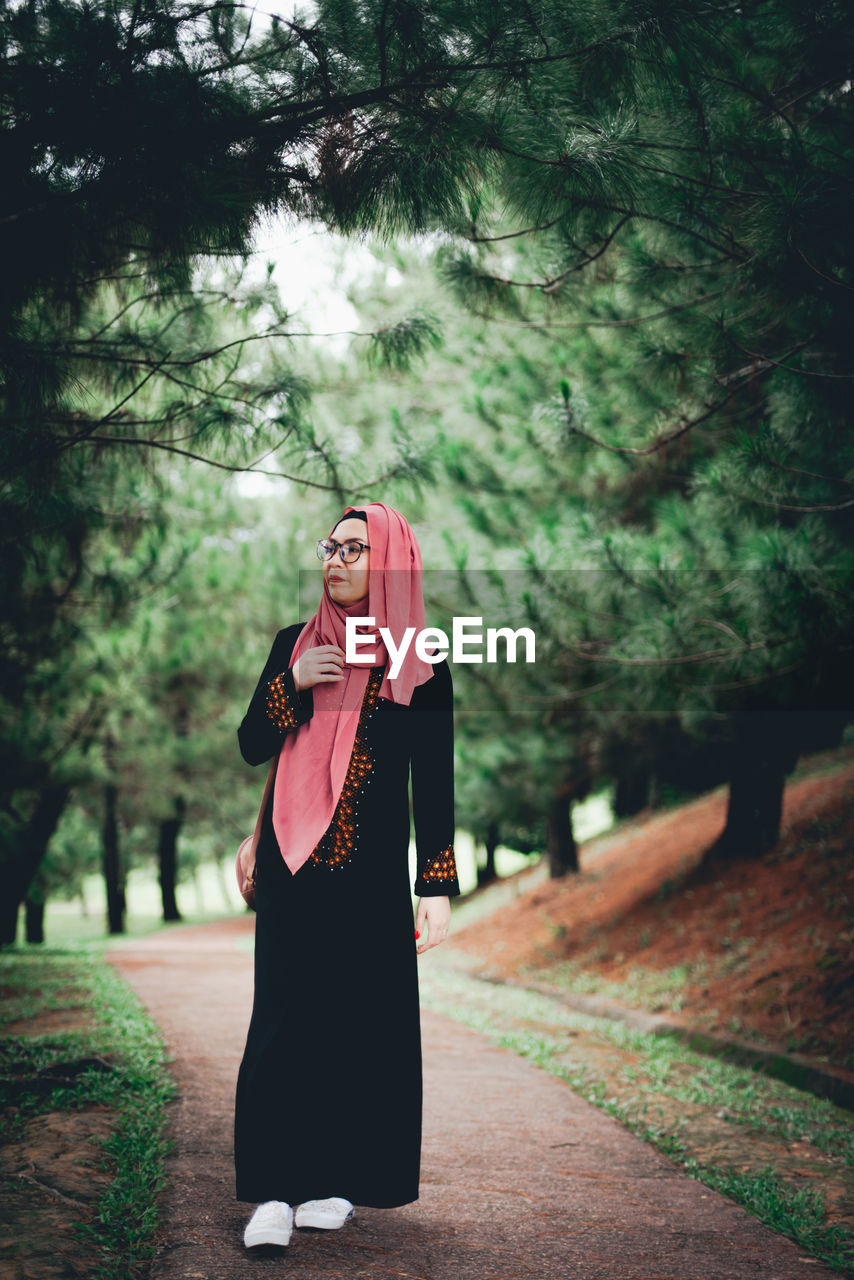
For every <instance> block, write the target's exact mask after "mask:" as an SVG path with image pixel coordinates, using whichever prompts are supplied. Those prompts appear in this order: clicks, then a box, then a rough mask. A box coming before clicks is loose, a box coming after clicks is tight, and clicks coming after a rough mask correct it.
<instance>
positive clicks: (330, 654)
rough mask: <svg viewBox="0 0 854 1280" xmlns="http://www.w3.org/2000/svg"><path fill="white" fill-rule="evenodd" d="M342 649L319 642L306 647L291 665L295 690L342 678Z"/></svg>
mask: <svg viewBox="0 0 854 1280" xmlns="http://www.w3.org/2000/svg"><path fill="white" fill-rule="evenodd" d="M343 667H344V650H343V649H339V647H338V645H337V644H319V645H316V646H315V648H314V649H306V651H305V653H303V654H302V655H301V656H300V657H299V658H297V660H296V662H295V663H294V665H293V668H292V670H293V674H294V684H295V685H296V688H297V692H299V690H300V689H310V688H311V687H312V685H315V684H325V683H328V682H331V681H335V680H343V679H344V671H343Z"/></svg>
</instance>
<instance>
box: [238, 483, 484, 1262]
mask: <svg viewBox="0 0 854 1280" xmlns="http://www.w3.org/2000/svg"><path fill="white" fill-rule="evenodd" d="M318 555H319V556H320V557H321V559H322V561H323V593H322V596H321V601H320V605H319V607H318V610H317V612H316V613H315V614H314V616H313V617H312V618H311V619H310V620H309V621H308V622H307V623H304V624H303V623H297V624H296V625H295V626H292V627H288V628H287V629H285V630H284V631H280V632H279V633H278V635H277V636H276V639H275V642H274V644H273V648H272V651H271V653H270V657H269V658H268V660H267V665H266V666H265V668H264V671H263V672H262V674H261V679H260V680H259V682H258V686H257V688H256V690H255V693H254V695H253V698H252V701H251V703H250V705H249V709H248V711H247V713H246V716H245V717H244V720H243V723H242V724H241V726H240V729H239V731H238V738H239V742H240V749H241V752H242V754H243V757H244V759H245V760H246V761H247V762H248V763H249V764H260V763H261V762H262V761H264V760H269V759H270V758H271V757H273V756H274V755H277V756H278V763H277V768H276V778H275V784H274V787H273V790H272V794H271V799H270V802H269V803H268V805H267V809H266V812H265V814H264V818H263V822H262V827H261V834H260V838H259V842H258V851H257V882H256V908H257V915H256V932H255V1001H254V1005H253V1009H252V1020H251V1023H250V1027H249V1034H248V1037H247V1042H246V1049H245V1052H244V1055H243V1061H242V1063H241V1067H240V1074H239V1076H238V1082H237V1099H236V1110H235V1164H236V1171H237V1198H238V1200H248V1201H251V1202H256V1203H257V1204H258V1208H257V1209H256V1210H255V1213H254V1214H253V1216H252V1218H251V1219H250V1221H249V1224H248V1225H247V1227H246V1231H245V1233H244V1243H245V1244H246V1246H247V1247H254V1246H255V1245H260V1244H280V1245H284V1244H287V1243H288V1240H289V1239H290V1235H291V1229H292V1227H293V1226H294V1225H296V1226H298V1227H299V1226H313V1227H340V1226H342V1225H343V1224H344V1223H345V1222H346V1221H347V1219H348V1218H349V1217H350V1216H352V1213H353V1211H354V1209H353V1206H354V1205H356V1204H360V1205H371V1206H375V1207H393V1206H396V1205H402V1204H408V1203H409V1202H410V1201H412V1200H415V1199H417V1197H418V1179H419V1164H420V1150H421V1040H420V1024H419V1006H418V974H417V964H416V954H417V953H420V952H423V951H426V950H427V949H428V948H429V947H433V946H436V945H437V944H438V943H439V942H441V941H442V940H443V938H444V937H445V936H446V934H447V930H448V922H449V918H450V898H451V896H454V895H456V894H458V893H459V885H458V882H457V874H456V866H455V862H454V850H453V836H454V784H453V690H452V685H451V674H450V670H449V667H448V664H447V662H446V661H445V660H442V661H441V662H437V663H435V664H432V663H429V662H425V661H423V660H422V659H421V658H419V657H418V656H417V654H416V652H415V644H414V642H413V643H412V644H411V645H410V647H409V649H408V650H407V654H406V657H405V659H404V661H403V663H402V664H401V667H400V670H399V671H397V673H396V676H395V678H394V679H392V678H391V673H390V668H391V663H390V661H389V654H388V652H387V650H386V647H385V645H384V643H383V641H382V638H381V636H380V632H379V629H380V627H387V628H388V629H389V633H390V636H391V639H392V641H393V643H394V645H395V646H399V645H400V642H401V640H402V639H403V636H404V633H405V629H406V627H415V628H416V634H417V632H418V631H420V630H421V629H423V628H424V601H423V596H422V589H421V553H420V551H419V548H418V543H417V542H416V540H415V535H414V534H413V532H412V530H411V528H410V527H409V525H408V523H407V521H406V520H405V519H404V517H403V516H402V515H400V513H399V512H397V511H394V510H393V509H392V508H391V507H387V506H385V504H384V503H382V502H373V503H370V504H369V505H368V506H366V507H365V508H364V510H361V511H357V510H355V509H354V508H352V507H348V508H347V510H346V511H345V513H344V515H343V516H342V518H341V519H340V520H339V521H338V523H337V524H336V525H335V527H334V528H333V530H332V532H331V534H330V537H329V538H328V539H324V540H321V542H319V543H318ZM348 616H349V617H365V616H369V617H373V619H374V625H373V626H365V625H362V626H360V628H359V634H360V636H364V637H370V638H371V639H372V640H373V641H374V643H362V644H360V645H359V647H358V650H357V653H358V654H359V655H362V656H368V657H369V658H370V665H365V664H364V662H362V663H356V662H348V661H347V659H346V630H345V628H346V619H347V617H348ZM351 625H352V624H351ZM410 763H411V769H412V807H413V814H414V820H415V839H416V850H417V877H416V881H415V892H416V894H417V895H418V896H419V898H420V901H419V905H418V911H417V915H416V919H415V921H414V922H413V916H412V902H411V897H410V892H409V870H408V858H407V851H408V846H409V773H410ZM413 925H414V927H413Z"/></svg>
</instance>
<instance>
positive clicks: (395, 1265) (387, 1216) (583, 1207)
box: [110, 918, 833, 1280]
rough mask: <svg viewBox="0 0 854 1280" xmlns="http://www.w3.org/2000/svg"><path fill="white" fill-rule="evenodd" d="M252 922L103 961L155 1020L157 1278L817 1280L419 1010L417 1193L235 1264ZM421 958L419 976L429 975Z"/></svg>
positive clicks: (191, 930) (679, 1179) (564, 1096)
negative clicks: (167, 1061) (160, 1108)
mask: <svg viewBox="0 0 854 1280" xmlns="http://www.w3.org/2000/svg"><path fill="white" fill-rule="evenodd" d="M251 931H252V921H251V920H250V919H248V918H245V919H244V918H241V919H238V920H234V921H228V922H226V923H224V924H217V925H203V926H192V927H187V928H182V929H176V930H172V931H170V932H168V933H161V934H157V935H154V936H152V937H151V938H149V939H144V940H141V941H133V942H129V943H127V944H124V945H123V946H121V947H118V948H116V949H114V950H113V951H112V953H111V954H110V959H111V960H112V962H113V964H114V965H115V966H116V967H117V968H118V969H119V971H120V972H121V973H122V974H124V976H125V977H126V978H127V979H128V980H129V981H130V983H131V984H132V985H133V987H134V988H135V990H136V991H137V993H138V994H139V996H140V997H141V999H142V1000H143V1001H144V1003H145V1004H146V1006H147V1007H148V1009H149V1010H150V1012H151V1014H152V1015H153V1017H154V1018H155V1019H156V1020H157V1022H158V1023H159V1025H160V1027H161V1028H162V1030H163V1033H164V1035H165V1037H166V1040H167V1043H168V1044H169V1046H170V1049H171V1052H172V1053H173V1054H174V1058H175V1061H174V1073H175V1076H176V1078H177V1082H178V1099H177V1101H176V1102H175V1103H173V1104H172V1117H171V1119H172V1131H173V1136H174V1139H175V1144H176V1145H175V1151H174V1154H173V1156H172V1157H171V1160H170V1167H169V1174H170V1181H169V1186H168V1189H167V1191H166V1193H165V1196H164V1201H163V1226H162V1232H161V1240H160V1244H159V1249H158V1256H157V1260H156V1262H155V1264H154V1268H153V1273H152V1274H153V1280H238V1277H239V1278H240V1280H244V1278H246V1277H254V1278H256V1280H274V1278H275V1280H278V1278H279V1277H280V1276H282V1275H284V1274H289V1275H291V1276H293V1277H295V1278H297V1280H334V1278H336V1277H347V1278H348V1280H385V1278H386V1277H392V1276H393V1277H405V1278H406V1280H742V1278H743V1280H803V1278H805V1277H810V1278H811V1280H830V1277H831V1276H832V1274H833V1273H831V1272H829V1271H827V1270H826V1269H825V1268H823V1267H821V1266H819V1265H817V1264H815V1263H813V1262H812V1261H810V1260H809V1259H808V1258H806V1257H804V1256H803V1255H802V1254H801V1253H800V1251H799V1250H798V1248H797V1247H796V1246H795V1245H793V1244H791V1243H790V1242H789V1241H788V1240H786V1239H784V1238H783V1237H781V1236H777V1235H775V1234H774V1233H773V1232H770V1231H768V1230H767V1229H766V1228H764V1227H762V1226H761V1225H760V1224H759V1223H758V1222H757V1221H756V1220H755V1219H753V1218H751V1217H750V1216H749V1215H748V1214H747V1213H745V1212H744V1211H743V1210H741V1209H740V1208H738V1206H736V1205H735V1204H733V1203H731V1202H730V1201H728V1200H726V1199H724V1198H723V1197H721V1196H718V1195H716V1194H715V1193H714V1192H712V1191H709V1190H708V1189H707V1188H705V1187H703V1186H702V1185H701V1184H700V1183H698V1182H694V1181H692V1180H690V1179H689V1178H687V1177H685V1176H684V1175H683V1174H682V1173H681V1172H680V1171H679V1170H678V1169H677V1168H676V1167H675V1166H674V1165H672V1164H671V1163H670V1162H669V1161H668V1160H666V1159H665V1158H664V1157H663V1156H661V1155H659V1154H658V1153H657V1152H655V1151H654V1150H653V1149H652V1148H650V1147H648V1146H646V1145H644V1144H643V1143H642V1142H640V1141H639V1140H637V1139H635V1138H634V1137H632V1135H631V1134H629V1133H628V1132H627V1131H626V1130H625V1129H623V1128H622V1127H621V1126H620V1125H619V1124H617V1122H616V1121H614V1120H611V1119H610V1118H609V1117H608V1116H605V1115H603V1114H602V1113H601V1112H599V1111H597V1110H596V1109H595V1108H594V1107H592V1106H591V1105H590V1104H588V1103H587V1102H585V1101H583V1100H582V1099H581V1098H579V1097H578V1096H577V1095H575V1094H574V1093H572V1092H571V1091H570V1089H569V1088H568V1087H567V1086H566V1085H564V1084H563V1083H562V1082H560V1081H558V1080H555V1079H554V1078H552V1077H550V1076H548V1075H546V1074H545V1072H543V1071H540V1070H539V1069H538V1068H536V1067H534V1066H532V1065H531V1064H529V1063H527V1062H525V1061H523V1060H522V1059H521V1058H519V1057H517V1056H516V1055H514V1054H513V1053H511V1052H510V1051H509V1050H504V1049H497V1048H494V1047H492V1046H490V1045H489V1044H487V1042H486V1041H485V1040H484V1039H483V1038H482V1037H481V1036H479V1035H478V1034H476V1033H475V1032H473V1031H469V1030H468V1029H466V1028H464V1027H461V1026H459V1025H458V1024H456V1023H454V1022H451V1021H449V1020H446V1019H444V1018H442V1017H439V1016H438V1015H435V1014H428V1013H427V1012H426V1011H425V1012H424V1014H423V1034H424V1085H425V1097H424V1145H423V1154H422V1183H421V1197H420V1199H419V1200H418V1201H417V1202H416V1203H414V1204H411V1205H406V1206H405V1207H403V1208H400V1209H366V1208H362V1209H357V1212H356V1216H355V1218H354V1219H353V1221H352V1222H351V1223H349V1224H348V1226H347V1227H345V1228H344V1229H343V1230H341V1231H337V1232H320V1231H317V1232H311V1231H295V1232H294V1235H293V1237H292V1239H291V1243H290V1246H289V1247H288V1249H287V1250H285V1251H281V1250H277V1251H275V1253H274V1251H269V1256H267V1257H256V1256H253V1255H249V1254H247V1252H246V1251H245V1250H244V1248H243V1244H242V1231H243V1226H244V1223H245V1220H246V1217H247V1207H246V1206H244V1205H242V1204H239V1203H238V1202H237V1201H235V1199H234V1184H233V1171H232V1128H231V1126H232V1115H233V1112H232V1104H233V1094H234V1083H235V1079H236V1075H237V1068H238V1065H239V1061H240V1057H241V1054H242V1050H243V1043H244V1039H245V1035H246V1028H247V1025H248V1021H249V1009H250V1003H251V990H252V960H251V956H250V954H249V952H248V950H246V949H244V948H242V947H241V945H240V944H241V940H242V939H247V938H249V937H251ZM430 962H431V957H430V955H429V954H428V955H426V956H424V957H422V960H421V962H420V963H421V964H423V965H429V964H430Z"/></svg>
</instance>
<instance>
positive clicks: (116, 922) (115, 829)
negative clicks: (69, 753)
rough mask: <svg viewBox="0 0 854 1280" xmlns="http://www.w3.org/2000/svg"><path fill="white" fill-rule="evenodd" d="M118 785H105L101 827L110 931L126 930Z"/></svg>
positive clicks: (120, 931)
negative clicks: (120, 854) (117, 811)
mask: <svg viewBox="0 0 854 1280" xmlns="http://www.w3.org/2000/svg"><path fill="white" fill-rule="evenodd" d="M117 799H118V787H117V786H116V785H115V783H113V782H108V783H107V784H106V785H105V787H104V824H103V827H102V828H101V843H102V851H103V860H104V862H103V865H104V882H105V884H106V886H107V929H108V930H109V932H110V933H124V931H125V910H126V902H125V886H124V878H123V876H122V874H121V860H120V856H119V823H118V818H117V817H116V801H117Z"/></svg>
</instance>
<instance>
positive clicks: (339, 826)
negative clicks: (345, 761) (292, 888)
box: [308, 667, 384, 871]
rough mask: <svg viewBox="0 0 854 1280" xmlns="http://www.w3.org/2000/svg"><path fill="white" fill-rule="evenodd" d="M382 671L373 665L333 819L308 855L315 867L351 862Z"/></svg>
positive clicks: (367, 775)
mask: <svg viewBox="0 0 854 1280" xmlns="http://www.w3.org/2000/svg"><path fill="white" fill-rule="evenodd" d="M383 672H384V668H383V667H372V668H371V670H370V673H369V675H368V683H367V685H366V686H365V696H364V697H363V698H362V706H361V708H360V710H359V725H358V728H357V729H356V736H355V738H354V740H353V752H352V754H351V756H350V763H349V765H348V766H347V776H346V777H345V779H344V785H343V787H342V788H341V795H340V796H339V797H338V803H337V805H336V806H335V812H334V813H333V815H332V821H331V822H330V824H329V826H328V827H327V829H326V831H325V832H324V834H323V835H322V837H321V838H320V841H319V842H318V844H317V846H316V847H315V848H314V849H313V850H312V852H311V853H310V854H309V856H308V861H309V862H311V863H313V865H314V866H316V867H328V868H329V869H330V870H333V871H334V870H336V869H337V868H338V867H342V866H343V865H344V863H345V862H348V861H349V859H350V854H351V853H352V852H353V847H354V845H355V842H356V833H357V832H358V829H359V799H360V797H361V794H362V791H363V790H364V788H365V786H366V784H367V782H368V780H369V778H370V775H371V770H372V769H373V767H374V758H373V755H372V753H371V751H370V748H369V747H368V745H367V743H366V741H365V726H366V724H367V722H368V720H369V719H370V717H371V716H372V715H373V713H374V711H375V710H376V706H377V703H378V701H379V687H380V685H381V684H382V682H383Z"/></svg>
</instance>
